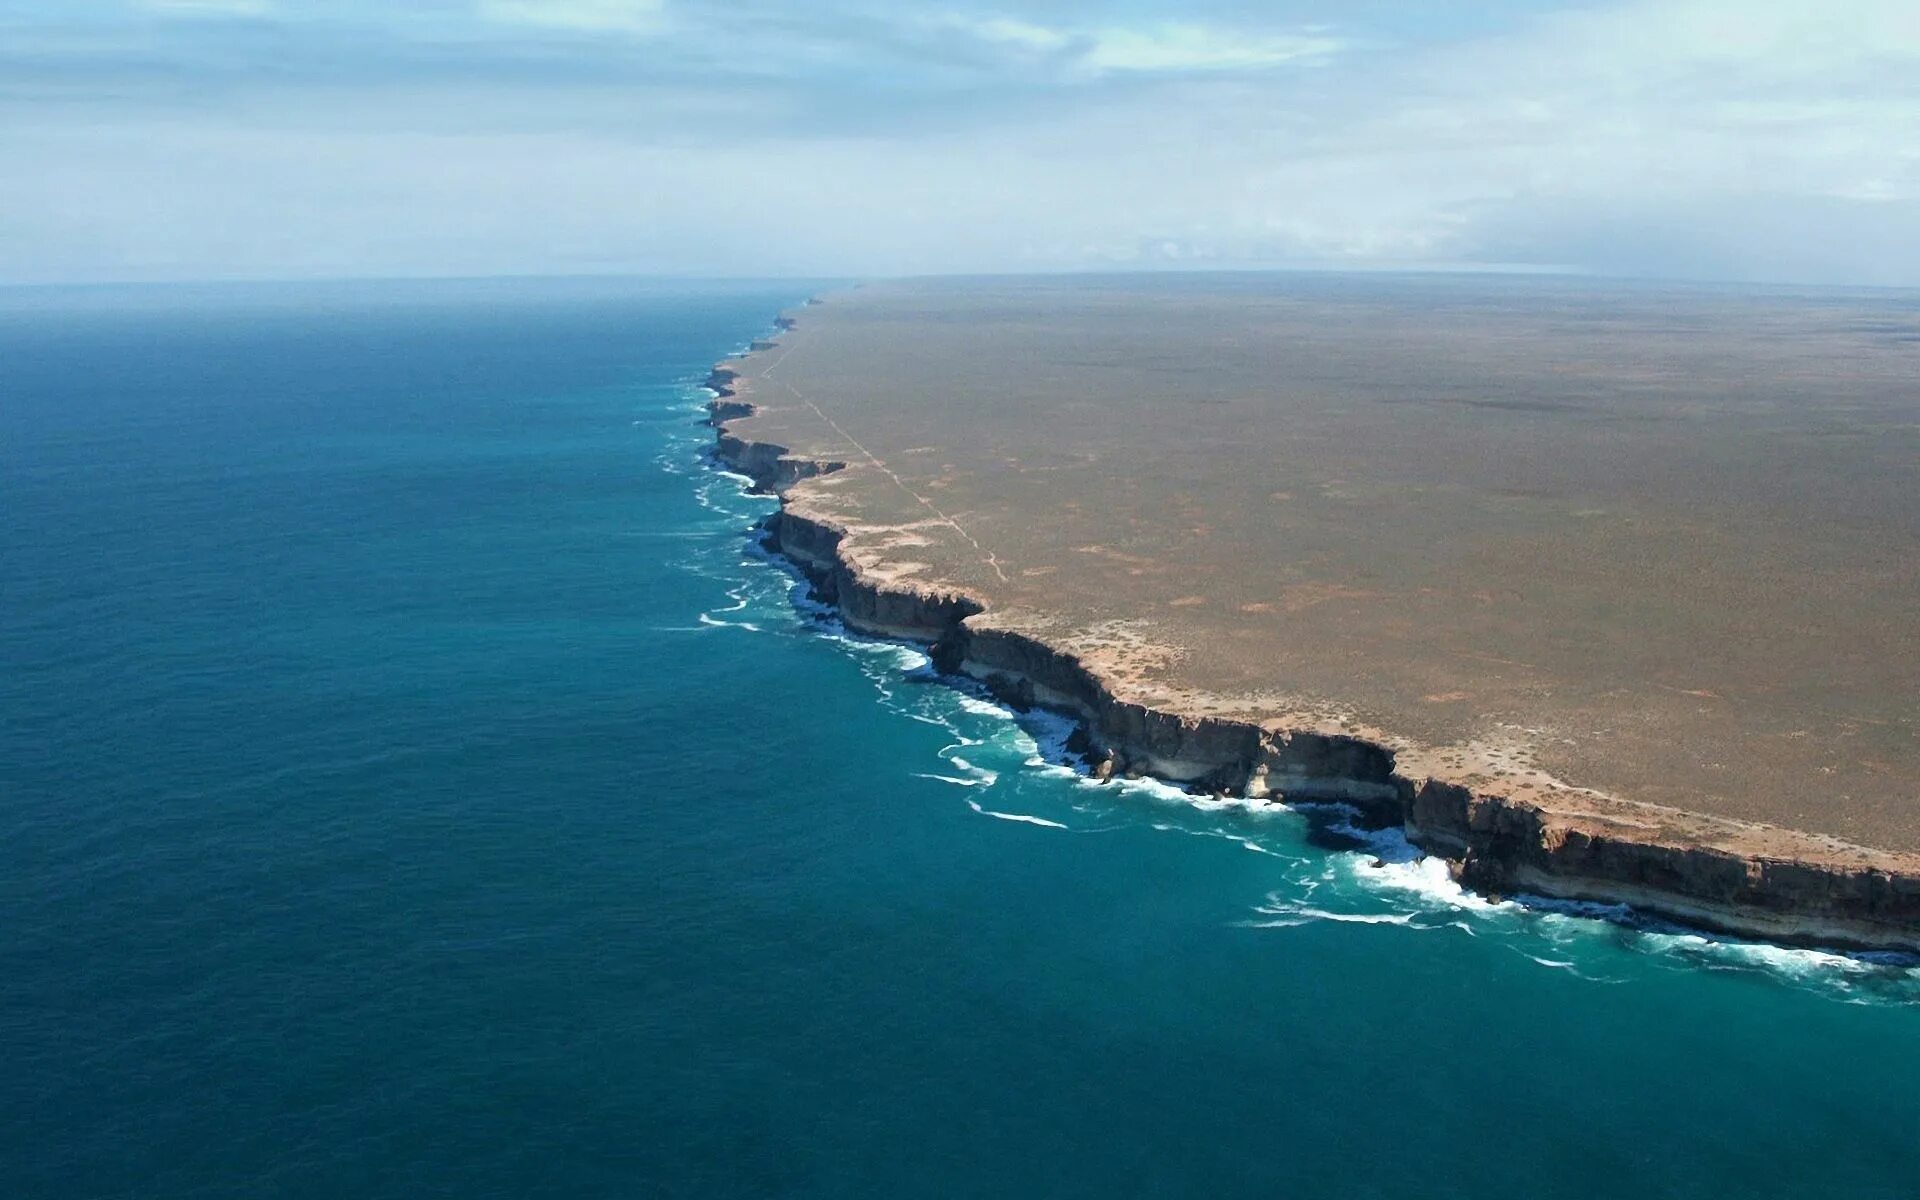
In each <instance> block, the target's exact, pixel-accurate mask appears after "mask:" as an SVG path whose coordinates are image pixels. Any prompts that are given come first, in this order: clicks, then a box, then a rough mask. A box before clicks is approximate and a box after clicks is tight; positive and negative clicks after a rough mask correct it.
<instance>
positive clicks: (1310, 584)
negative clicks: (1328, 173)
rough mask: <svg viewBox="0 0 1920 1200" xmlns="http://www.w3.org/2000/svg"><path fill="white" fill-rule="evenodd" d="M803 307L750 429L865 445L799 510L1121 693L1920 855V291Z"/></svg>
mask: <svg viewBox="0 0 1920 1200" xmlns="http://www.w3.org/2000/svg"><path fill="white" fill-rule="evenodd" d="M798 318H799V319H798V325H797V327H796V328H795V329H793V330H791V331H790V332H788V333H786V334H785V335H783V337H782V338H781V339H780V341H779V344H778V345H777V346H775V347H773V348H771V349H768V350H764V351H762V352H760V353H756V354H753V355H751V356H749V357H748V358H746V359H745V360H743V361H742V362H741V363H740V364H738V365H739V368H740V370H741V373H742V377H741V381H740V387H741V389H742V394H743V396H744V397H745V398H747V399H749V400H751V401H752V402H753V403H754V404H755V405H757V406H759V412H758V413H757V414H756V415H755V416H753V417H751V418H749V419H746V420H744V421H738V422H735V423H734V426H733V428H734V429H736V430H737V431H738V432H739V433H740V434H742V435H743V436H745V437H748V438H751V439H754V440H758V441H768V442H775V443H778V444H780V445H784V446H786V447H788V448H789V450H790V451H791V452H792V453H793V454H795V455H802V456H808V457H814V458H821V459H834V460H839V461H844V462H846V463H847V464H848V469H847V470H844V471H841V472H837V473H835V474H831V475H828V476H823V477H820V478H816V479H811V480H807V481H805V482H804V483H802V484H801V485H800V486H799V487H798V488H796V489H795V491H794V493H793V495H792V496H791V497H790V502H793V503H799V504H804V505H805V506H806V508H807V509H808V510H809V511H811V512H815V513H821V514H825V515H828V516H830V517H831V519H832V520H834V521H835V522H837V523H839V524H842V525H845V526H846V527H848V528H849V529H850V530H851V531H852V534H851V536H850V537H849V539H848V542H847V547H848V549H849V551H850V552H851V553H853V554H855V555H856V556H858V557H859V559H860V561H861V563H862V566H863V567H864V568H865V569H867V570H870V571H875V572H879V573H882V574H884V575H887V576H888V577H892V578H901V579H911V580H914V581H916V582H918V583H921V584H926V585H951V586H953V587H956V588H960V589H964V590H965V591H967V592H969V593H972V594H973V595H975V596H977V597H979V598H980V599H982V600H984V601H985V602H986V603H987V605H988V608H989V611H988V613H987V614H985V615H984V616H983V617H980V618H976V621H977V622H987V623H990V624H995V625H1002V626H1006V627H1014V628H1020V629H1025V630H1030V631H1035V632H1038V633H1040V634H1041V635H1042V636H1043V637H1045V638H1046V639H1048V640H1049V641H1052V642H1054V643H1057V644H1059V645H1062V646H1066V647H1070V648H1073V649H1076V650H1078V651H1080V652H1082V653H1083V654H1084V655H1086V656H1087V657H1088V659H1089V661H1090V662H1091V663H1093V664H1094V665H1096V666H1097V667H1098V669H1099V670H1100V671H1101V672H1102V674H1103V675H1104V676H1105V677H1107V678H1108V679H1110V680H1112V681H1114V682H1115V685H1116V687H1117V689H1118V690H1120V691H1123V692H1124V693H1126V694H1127V695H1128V696H1130V697H1132V698H1137V699H1141V700H1143V701H1145V702H1148V703H1152V704H1157V705H1163V706H1166V707H1169V708H1175V709H1180V710H1182V711H1189V712H1206V713H1218V714H1233V715H1242V716H1254V717H1257V718H1259V719H1261V720H1263V721H1267V722H1269V723H1271V724H1274V725H1276V726H1277V725H1285V724H1295V725H1301V726H1312V727H1316V728H1327V729H1345V730H1350V731H1354V732H1358V733H1362V734H1364V735H1366V736H1369V737H1374V738H1378V739H1380V740H1382V741H1383V742H1385V743H1386V744H1388V745H1390V746H1392V747H1394V748H1395V749H1396V751H1397V753H1398V755H1399V757H1400V760H1401V762H1402V764H1403V769H1405V770H1406V771H1408V772H1409V773H1415V772H1418V773H1430V774H1433V775H1436V776H1439V777H1441V778H1446V779H1450V780H1454V781H1458V782H1462V783H1466V784H1469V785H1472V786H1476V787H1491V788H1495V789H1503V790H1507V791H1509V792H1515V791H1518V792H1527V791H1530V790H1541V791H1542V792H1550V791H1558V792H1561V793H1562V794H1592V795H1598V796H1602V797H1608V798H1618V799H1624V800H1630V801H1638V802H1643V803H1647V804H1653V805H1659V806H1665V807H1667V808H1671V809H1676V810H1681V812H1682V813H1697V814H1709V815H1712V816H1718V817H1727V818H1733V819H1737V820H1741V821H1751V822H1762V823H1770V824H1774V825H1779V826H1784V827H1787V828H1790V829H1795V830H1803V831H1807V832H1811V833H1815V834H1821V835H1828V836H1830V837H1834V838H1839V839H1843V840H1845V841H1849V842H1853V843H1858V844H1861V845H1865V846H1870V847H1875V848H1880V849H1886V850H1895V851H1913V850H1920V296H1916V295H1914V294H1912V293H1898V292H1835V291H1798V292H1797V291H1781V290H1767V291H1754V290H1735V289H1718V288H1680V287H1665V286H1649V285H1620V284H1611V283H1595V282H1589V281H1573V280H1566V279H1539V278H1488V277H1405V276H1381V277H1371V276H1359V277H1355V276H1315V275H1293V276H1273V275H1264V276H1226V275H1215V276H1162V277H1118V278H1116V277H1104V278H1097V279H1088V278H1079V279H1049V280H1031V279H1025V280H997V281H996V280H964V281H911V282H900V283H885V284H873V285H868V286H864V287H860V288H857V289H851V290H847V291H843V292H838V293H834V294H832V295H830V296H828V297H827V298H826V302H825V303H822V304H819V305H814V306H809V307H808V308H806V309H805V310H804V311H803V312H801V313H800V314H798ZM1675 819H1676V823H1677V827H1676V829H1675V830H1674V832H1675V833H1676V834H1684V824H1685V821H1684V818H1681V817H1676V818H1675Z"/></svg>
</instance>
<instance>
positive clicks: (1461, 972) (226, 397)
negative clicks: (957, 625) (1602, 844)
mask: <svg viewBox="0 0 1920 1200" xmlns="http://www.w3.org/2000/svg"><path fill="white" fill-rule="evenodd" d="M808 290H810V289H809V288H807V287H805V286H802V285H799V284H793V283H786V284H773V285H753V284H727V285H719V284H671V285H669V284H635V283H622V282H595V283H564V284H563V283H511V284H508V283H495V284H478V283H461V284H408V285H401V284H389V285H355V286H348V285H333V286H309V287H298V288H280V289H272V288H250V287H249V288H209V289H185V288H173V289H168V288H158V289H128V290H115V289H97V290H84V291H72V292H62V291H24V290H23V291H14V292H7V293H0V512H4V515H5V520H4V522H0V1196H6V1197H60V1198H66V1197H92V1196H127V1197H187V1196H196V1197H198V1196H314V1197H339V1196H353V1197H417V1196H440V1195H445V1196H459V1197H490V1196H633V1197H649V1196H816V1197H858V1196H872V1197H895V1196H915V1195H938V1196H1102V1197H1106V1196H1116V1195H1141V1196H1144V1195H1153V1196H1179V1195H1195V1196H1200V1195H1205V1196H1221V1197H1238V1196H1288V1197H1322V1196H1325V1197H1403V1196H1411V1195H1420V1196H1429V1197H1455V1196H1457V1197H1476V1198H1502V1197H1514V1198H1516V1200H1517V1198H1522V1197H1524V1198H1542V1197H1617V1196H1629V1195H1631V1196H1647V1197H1651V1196H1662V1197H1666V1196H1671V1197H1723V1196H1735V1195H1738V1196H1808V1195H1826V1196H1840V1197H1886V1198H1888V1200H1894V1198H1899V1200H1911V1198H1912V1197H1913V1196H1915V1195H1916V1194H1920V1008H1916V1007H1914V1003H1915V1001H1916V1000H1917V999H1920V973H1917V972H1916V971H1915V970H1914V969H1912V968H1911V967H1907V966H1901V965H1897V964H1894V965H1888V964H1874V963H1861V962H1857V961H1852V960H1845V959H1839V958H1835V957H1832V956H1823V955H1816V954H1805V953H1796V952H1784V951H1773V950H1767V949H1764V948H1755V947H1741V946H1725V945H1716V944H1714V943H1710V942H1707V941H1705V940H1703V939H1700V938H1697V937H1689V936H1685V935H1682V934H1676V933H1671V932H1669V933H1659V932H1649V931H1635V930H1633V929H1629V928H1625V927H1622V926H1620V925H1617V924H1609V923H1606V922H1601V921H1596V920H1590V919H1586V918H1582V917H1578V916H1572V915H1567V914H1554V913H1539V912H1529V911H1526V910H1521V909H1517V908H1515V907H1513V906H1511V905H1502V906H1489V905H1485V904H1480V903H1476V902H1474V901H1472V900H1470V899H1468V898H1465V897H1461V896H1459V895H1457V894H1454V893H1451V892H1450V890H1449V889H1448V888H1447V887H1446V886H1445V885H1444V883H1443V882H1441V881H1439V880H1437V879H1436V878H1435V877H1434V876H1433V875H1432V873H1431V872H1430V871H1428V870H1427V869H1426V868H1424V867H1423V866H1422V865H1421V864H1419V863H1417V862H1400V861H1390V862H1389V863H1388V865H1386V866H1385V867H1379V868H1376V867H1375V866H1373V865H1372V861H1373V858H1374V855H1375V853H1377V852H1379V851H1380V850H1381V849H1382V848H1381V847H1374V848H1369V849H1363V850H1361V851H1358V852H1343V851H1336V850H1328V849H1321V848H1318V847H1317V846H1316V845H1315V844H1313V843H1312V842H1311V841H1309V838H1308V823H1307V818H1306V817H1304V816H1302V815H1301V814H1298V813H1292V812H1287V811H1282V810H1276V811H1268V812H1259V813H1247V812H1244V811H1240V810H1234V809H1228V808H1219V807H1217V806H1216V807H1212V808H1211V809H1209V808H1202V807H1196V806H1195V805H1193V804H1190V803H1187V802H1184V801H1182V800H1180V799H1178V798H1177V797H1175V796H1173V795H1171V794H1169V793H1167V792H1166V791H1165V790H1164V789H1156V788H1154V787H1152V786H1150V785H1127V786H1125V787H1122V786H1118V785H1113V786H1106V787H1099V786H1094V785H1091V784H1090V783H1088V782H1086V781H1084V780H1081V779H1079V778H1077V777H1075V776H1074V775H1072V774H1071V773H1070V772H1067V771H1064V770H1062V769H1060V768H1057V767H1053V766H1048V765H1046V764H1045V762H1044V761H1043V760H1044V759H1045V758H1046V755H1045V753H1043V751H1045V750H1046V748H1047V746H1048V745H1049V744H1050V742H1049V739H1050V738H1054V737H1057V734H1058V731H1057V730H1052V729H1049V728H1047V727H1044V726H1040V727H1034V728H1028V729H1023V728H1022V727H1021V726H1019V725H1017V724H1015V723H1014V722H1013V721H1012V720H1011V719H1010V718H1009V717H1008V716H1007V714H1005V713H1003V712H1001V711H999V710H997V709H995V708H994V707H993V706H991V705H988V704H985V703H983V702H982V701H980V700H979V699H977V698H973V697H968V696H966V695H964V694H962V693H959V692H956V691H954V690H952V689H950V688H948V687H945V686H943V685H942V684H941V683H939V682H938V681H937V680H935V679H934V678H933V677H932V676H931V675H929V674H928V672H927V668H926V666H925V661H924V659H923V658H922V657H921V656H920V655H918V654H917V653H916V652H914V651H912V650H911V649H907V648H902V647H896V646H889V645H884V644H875V643H863V642H858V641H851V640H848V639H846V638H843V637H840V636H838V635H837V634H836V632H835V630H834V628H833V627H832V625H831V624H830V623H828V622H824V621H822V620H820V619H819V617H818V616H817V615H816V614H814V613H812V612H810V611H809V610H808V608H807V606H806V605H805V604H804V602H800V603H796V601H797V600H798V597H797V596H796V594H795V590H794V587H793V584H792V581H791V580H790V579H789V578H788V577H787V576H786V575H785V574H784V573H783V572H782V571H781V570H780V569H779V568H778V567H777V566H775V565H773V564H770V563H768V562H766V561H764V560H763V559H762V558H760V557H759V556H758V555H757V554H756V553H755V552H754V550H753V549H752V546H751V542H750V540H749V538H748V537H747V536H746V531H747V529H748V528H749V526H750V525H751V524H752V522H753V521H754V520H755V519H756V518H757V517H758V516H759V515H761V514H762V513H764V512H765V511H766V509H767V507H768V505H767V502H766V501H764V500H761V499H757V498H752V497H747V496H745V495H743V494H742V492H741V490H740V485H739V482H738V481H737V480H734V479H732V478H730V477H727V476H724V475H721V474H719V473H718V472H715V471H713V470H712V469H711V468H709V467H707V466H705V465H704V464H703V462H702V460H701V456H702V452H703V450H704V448H705V446H706V444H707V431H706V430H704V429H703V428H701V427H700V426H699V425H697V424H696V416H697V409H698V404H699V401H700V399H701V398H702V393H700V392H699V390H698V388H697V386H696V385H697V382H698V380H699V378H700V377H701V376H702V375H704V373H705V370H706V368H707V366H708V365H709V364H710V363H711V362H712V360H713V359H715V358H716V357H718V356H720V355H721V354H723V353H725V352H727V351H729V350H732V349H735V348H737V347H739V346H740V345H742V344H743V343H744V342H746V341H747V340H748V339H750V338H752V337H756V336H760V335H762V334H764V333H765V331H766V330H767V328H768V326H769V322H770V320H771V318H772V316H773V315H774V313H775V312H776V311H777V310H778V309H780V308H781V307H783V306H785V305H787V304H790V303H792V302H793V301H795V300H797V299H799V298H800V297H801V296H803V295H805V294H806V292H807V291H808ZM1385 849H1387V850H1388V851H1390V850H1391V847H1386V848H1385ZM1386 857H1387V858H1388V859H1390V860H1392V859H1397V858H1399V857H1403V856H1397V855H1394V854H1392V853H1390V852H1389V853H1387V855H1386Z"/></svg>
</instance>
